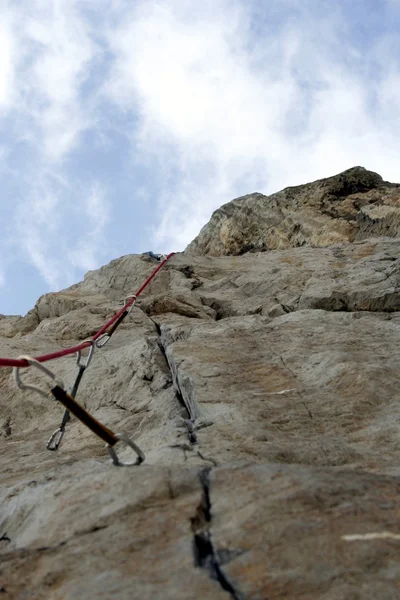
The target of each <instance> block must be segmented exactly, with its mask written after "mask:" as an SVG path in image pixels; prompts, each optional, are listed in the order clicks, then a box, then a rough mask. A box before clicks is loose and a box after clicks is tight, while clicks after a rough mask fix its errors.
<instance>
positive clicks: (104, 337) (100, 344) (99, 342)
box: [96, 333, 111, 348]
mask: <svg viewBox="0 0 400 600" xmlns="http://www.w3.org/2000/svg"><path fill="white" fill-rule="evenodd" d="M110 338H111V335H109V334H108V333H102V334H101V335H100V336H99V337H98V338H97V340H96V346H97V347H98V348H103V346H105V345H106V344H107V342H108V341H109V339H110Z"/></svg>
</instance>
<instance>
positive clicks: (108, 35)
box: [0, 0, 400, 314]
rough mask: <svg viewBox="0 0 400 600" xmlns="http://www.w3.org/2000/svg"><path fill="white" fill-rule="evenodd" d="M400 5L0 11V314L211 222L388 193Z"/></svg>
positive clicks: (14, 7) (327, 2) (25, 3)
mask: <svg viewBox="0 0 400 600" xmlns="http://www.w3.org/2000/svg"><path fill="white" fill-rule="evenodd" d="M399 30H400V0H352V1H351V2H350V1H348V0H336V1H335V0H202V2H198V1H197V0H158V1H155V0H145V1H139V0H138V1H135V0H18V2H16V1H15V0H10V1H8V0H0V189H1V200H0V233H1V235H0V313H2V314H24V313H26V312H27V311H28V310H29V309H30V308H32V307H33V305H34V303H35V301H36V299H37V298H38V297H39V296H40V295H41V294H43V293H46V292H48V291H56V290H58V289H61V288H63V287H66V286H68V285H70V284H72V283H75V282H77V281H79V280H81V279H82V278H83V275H84V273H85V272H86V271H87V270H89V269H95V268H98V267H99V266H101V265H102V264H105V263H107V262H108V261H110V260H111V259H113V258H116V257H118V256H121V255H123V254H129V253H138V252H144V251H146V250H149V249H152V250H153V251H155V252H169V251H172V250H175V251H179V250H182V249H183V248H184V247H185V245H186V244H187V243H189V242H190V241H191V239H193V237H194V236H195V235H197V233H198V232H199V230H200V228H201V227H202V226H203V225H204V224H205V223H206V222H207V221H208V219H209V217H210V215H211V213H212V211H213V210H215V209H216V208H218V207H219V206H220V205H221V204H223V203H225V202H228V201H229V200H231V199H232V198H234V197H237V196H240V195H242V194H246V193H250V192H252V191H260V192H263V193H267V194H268V193H272V192H274V191H277V190H279V189H282V188H283V187H285V186H288V185H297V184H300V183H305V182H307V181H311V180H314V179H318V178H320V177H325V176H329V175H332V174H334V173H337V172H339V171H341V170H344V169H346V168H349V167H351V166H354V165H362V166H365V167H367V168H369V169H372V170H374V171H377V172H379V173H380V174H381V175H382V176H383V177H384V178H385V179H387V180H390V181H397V182H398V181H400V169H399V164H400V144H399V138H400V110H399V109H400V38H399V35H398V31H399Z"/></svg>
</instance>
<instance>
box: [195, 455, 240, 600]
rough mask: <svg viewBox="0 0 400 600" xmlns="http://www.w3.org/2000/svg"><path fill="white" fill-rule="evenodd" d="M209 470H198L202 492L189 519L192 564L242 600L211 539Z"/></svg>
mask: <svg viewBox="0 0 400 600" xmlns="http://www.w3.org/2000/svg"><path fill="white" fill-rule="evenodd" d="M210 471H211V467H207V468H205V469H203V470H202V471H200V474H199V478H200V483H201V486H202V488H203V494H202V497H201V501H200V504H199V506H198V507H197V511H196V515H195V516H194V517H192V519H191V526H192V532H193V557H194V564H195V566H196V567H199V568H200V569H204V570H205V571H206V572H207V573H208V575H209V577H210V578H211V579H212V580H213V581H215V582H217V583H218V584H219V585H220V586H221V588H222V589H223V590H225V591H226V592H227V593H228V594H230V596H231V598H233V600H244V596H243V595H242V594H241V593H240V592H239V591H238V590H237V589H235V586H234V584H233V583H232V582H231V581H230V579H229V577H228V576H227V575H226V574H225V573H224V571H223V569H222V562H221V555H220V554H219V553H218V551H217V550H216V549H215V547H214V544H213V541H212V534H211V522H212V513H211V508H212V507H211V497H210Z"/></svg>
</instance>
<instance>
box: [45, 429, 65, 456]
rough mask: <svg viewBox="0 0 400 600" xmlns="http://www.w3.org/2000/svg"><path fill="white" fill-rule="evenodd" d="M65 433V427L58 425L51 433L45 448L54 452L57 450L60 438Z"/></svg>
mask: <svg viewBox="0 0 400 600" xmlns="http://www.w3.org/2000/svg"><path fill="white" fill-rule="evenodd" d="M64 433H65V428H61V427H59V428H58V429H56V430H55V432H54V433H52V434H51V436H50V437H49V440H48V442H47V444H46V449H47V450H51V451H52V452H55V451H56V450H58V447H59V445H60V444H61V440H62V439H63V436H64Z"/></svg>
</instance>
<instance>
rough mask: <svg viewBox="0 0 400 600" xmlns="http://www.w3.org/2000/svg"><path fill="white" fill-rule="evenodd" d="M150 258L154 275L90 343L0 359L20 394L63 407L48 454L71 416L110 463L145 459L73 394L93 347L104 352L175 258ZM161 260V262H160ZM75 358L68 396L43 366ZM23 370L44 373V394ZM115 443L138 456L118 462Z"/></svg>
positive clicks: (60, 437)
mask: <svg viewBox="0 0 400 600" xmlns="http://www.w3.org/2000/svg"><path fill="white" fill-rule="evenodd" d="M148 254H149V255H152V256H151V258H154V259H155V258H157V262H159V263H160V264H159V265H158V267H157V268H156V269H155V270H154V271H153V273H152V274H151V275H150V276H149V277H148V278H147V279H146V281H145V282H144V283H143V285H142V286H141V287H140V288H139V289H138V291H137V292H136V294H132V295H131V296H128V298H127V299H126V301H125V305H124V306H123V308H122V309H121V310H120V311H119V312H117V313H116V314H115V315H114V316H113V317H112V318H111V319H110V320H109V321H108V322H107V323H106V324H105V325H103V327H102V328H101V329H100V330H99V331H98V332H97V333H96V334H95V335H94V336H93V337H92V338H91V339H90V340H86V341H85V342H82V343H81V344H79V345H77V346H72V347H70V348H65V349H63V350H59V351H57V352H53V353H51V354H45V355H43V356H37V357H31V356H26V355H24V356H19V357H18V359H10V358H0V367H2V366H3V367H14V370H13V371H14V379H15V383H16V385H17V386H18V388H19V389H21V390H32V391H34V392H37V393H39V394H41V395H42V396H45V397H46V398H48V397H49V396H50V395H51V396H53V397H54V398H55V399H56V400H58V401H59V402H61V404H63V405H64V407H65V411H64V415H63V417H62V420H61V424H60V426H59V427H58V429H56V430H55V431H54V433H53V434H52V435H51V436H50V438H49V440H48V442H47V445H46V448H47V449H48V450H51V451H56V450H58V448H59V446H60V444H61V441H62V438H63V436H64V433H65V426H66V424H67V423H68V421H69V420H70V418H71V413H72V414H73V415H74V416H75V417H76V418H77V419H78V420H80V421H81V422H82V423H83V424H84V425H86V427H88V428H89V429H90V430H91V431H92V432H93V433H95V434H96V435H97V436H98V437H100V438H101V439H102V440H103V441H105V442H106V449H107V450H108V453H109V454H110V456H111V459H112V462H113V464H114V465H117V466H131V465H140V464H141V463H142V462H143V461H144V459H145V456H144V453H143V452H142V450H141V449H140V448H139V447H138V446H137V445H136V444H135V443H134V442H133V441H132V440H131V439H130V438H129V437H128V436H127V435H126V434H124V433H114V432H113V431H111V429H109V428H108V427H106V426H105V425H103V424H102V423H100V421H98V420H97V419H95V418H94V417H93V416H92V415H91V414H90V413H89V412H88V411H87V410H86V409H85V408H84V407H83V406H81V405H80V404H79V403H78V402H77V401H76V399H75V396H76V393H77V391H78V387H79V384H80V382H81V380H82V377H83V374H84V372H85V370H86V369H87V368H88V367H89V365H90V362H91V360H92V358H93V353H94V350H95V347H97V348H103V347H104V346H105V345H106V343H107V342H108V341H109V340H110V338H111V336H112V335H113V333H114V332H115V330H116V329H117V327H118V326H119V325H120V324H121V322H122V321H123V320H124V319H125V317H126V316H128V315H129V314H130V313H131V311H132V308H133V305H134V304H135V302H136V300H137V298H138V296H139V295H140V294H141V293H142V292H143V290H144V289H145V288H146V287H147V286H148V285H149V283H150V281H151V280H152V279H153V277H155V275H156V274H157V273H158V271H159V270H160V269H161V268H162V267H163V266H164V264H165V263H166V262H167V261H168V260H169V259H170V258H171V257H172V256H174V254H175V253H174V252H171V253H170V254H168V255H167V256H164V255H161V254H159V255H153V253H150V252H149V253H148ZM161 259H163V260H161ZM85 348H90V349H89V353H88V355H87V356H86V357H85V358H83V357H82V350H84V349H85ZM74 353H75V354H77V360H76V364H77V366H78V369H79V370H78V374H77V376H76V379H75V382H74V385H73V387H72V390H71V392H70V393H69V394H68V393H67V392H66V391H65V387H64V382H63V381H62V380H61V379H60V378H57V377H56V376H55V374H54V373H53V372H52V371H51V370H50V369H48V368H47V367H45V366H44V365H43V364H42V363H44V362H46V361H49V360H53V359H55V358H60V357H61V356H67V355H69V354H74ZM24 367H35V368H36V369H38V370H39V371H41V372H42V373H44V374H45V375H46V376H47V377H48V378H49V379H50V380H51V383H50V382H48V381H47V382H46V385H47V388H48V389H47V391H45V390H43V389H42V388H40V387H38V386H36V385H32V384H27V383H25V382H23V381H22V379H21V373H20V369H21V368H24ZM118 442H122V443H124V444H125V445H126V446H128V447H130V448H131V449H132V450H133V451H134V452H135V454H136V455H137V458H136V460H134V461H131V462H124V461H121V460H120V459H119V457H118V455H117V453H116V451H115V446H116V444H117V443H118Z"/></svg>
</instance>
